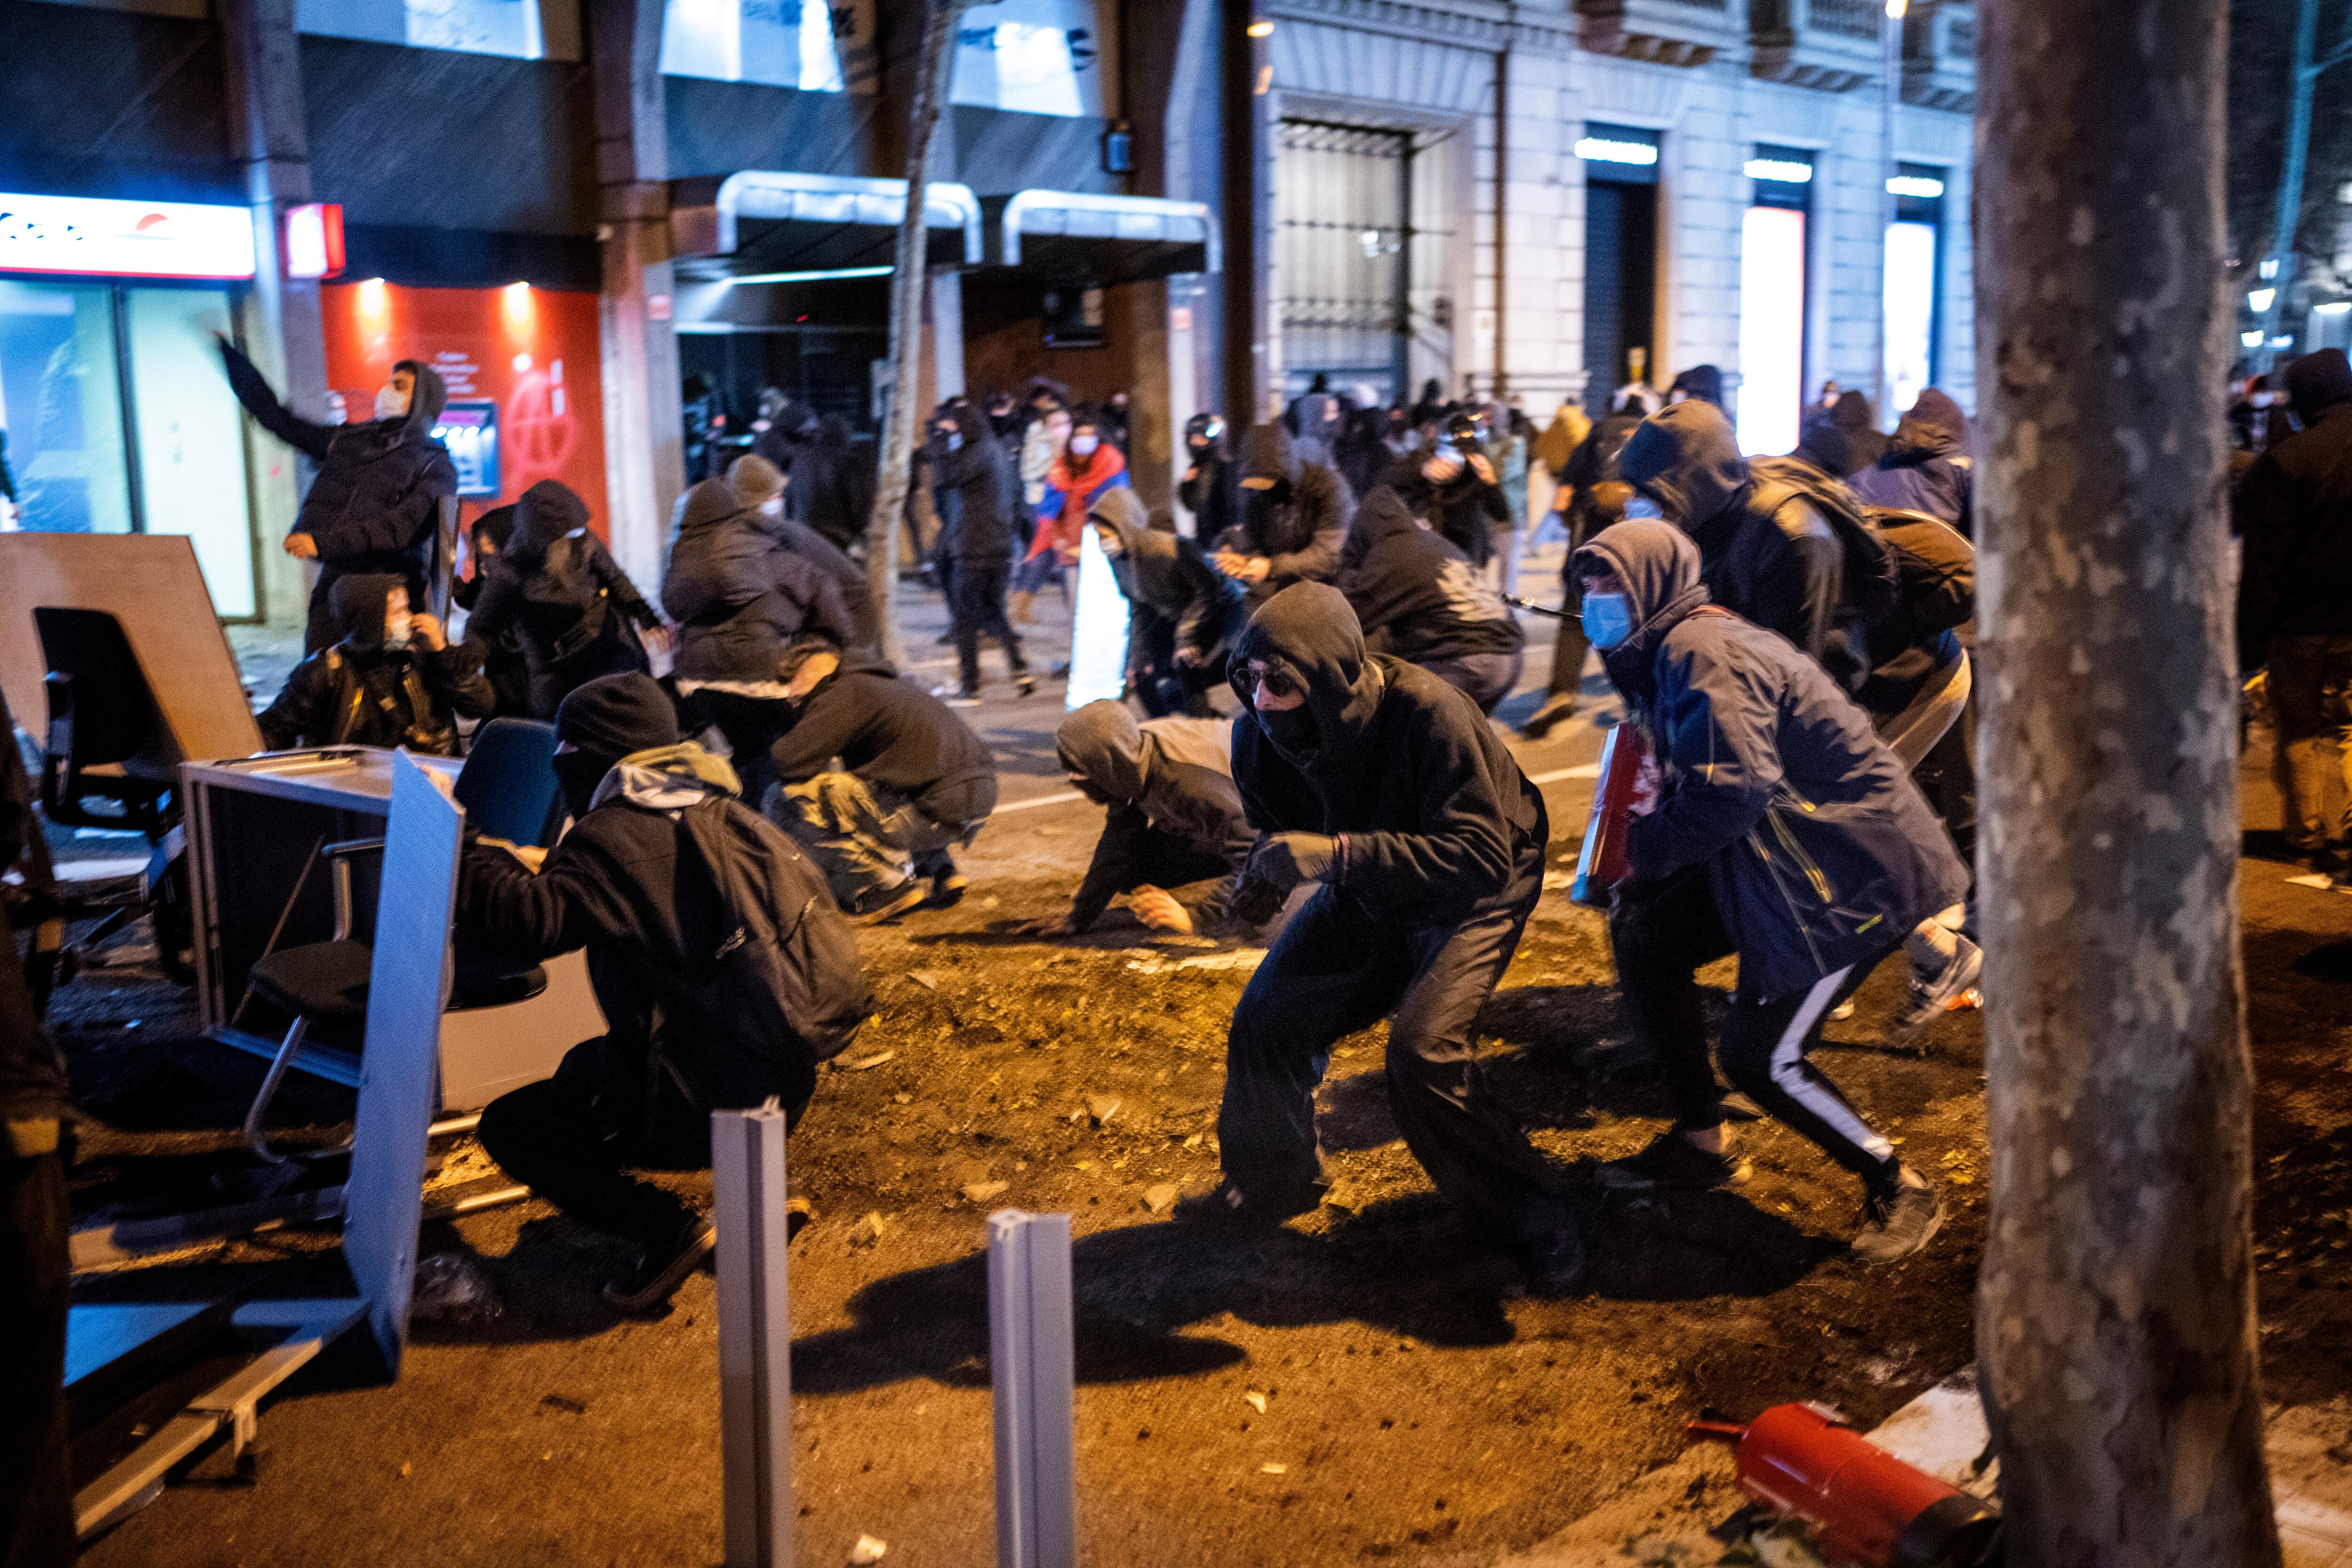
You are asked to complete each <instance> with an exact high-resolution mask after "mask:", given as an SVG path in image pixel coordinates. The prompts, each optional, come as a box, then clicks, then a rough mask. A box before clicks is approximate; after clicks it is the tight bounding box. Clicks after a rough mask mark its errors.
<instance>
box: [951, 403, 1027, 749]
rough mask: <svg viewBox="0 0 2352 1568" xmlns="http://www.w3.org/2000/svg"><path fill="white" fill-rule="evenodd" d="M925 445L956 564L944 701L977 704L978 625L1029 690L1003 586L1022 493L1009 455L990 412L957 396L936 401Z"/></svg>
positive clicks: (1016, 682)
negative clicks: (951, 657) (952, 675)
mask: <svg viewBox="0 0 2352 1568" xmlns="http://www.w3.org/2000/svg"><path fill="white" fill-rule="evenodd" d="M930 445H931V480H932V483H933V484H934V485H935V486H936V487H937V489H938V492H939V495H940V516H941V517H942V518H947V519H950V523H949V527H950V529H951V530H952V533H951V535H950V538H949V539H948V540H947V542H946V544H947V550H948V553H949V557H950V560H952V561H953V563H954V571H953V573H952V574H951V576H950V595H951V597H950V604H949V613H950V615H951V616H953V617H954V628H953V629H954V633H955V644H956V668H957V672H958V675H959V677H960V679H959V680H958V682H957V684H956V689H955V690H954V691H953V692H951V693H949V694H947V695H948V700H949V701H950V702H952V703H954V704H955V705H956V706H957V707H959V708H971V707H976V706H978V704H979V702H980V637H981V634H982V632H986V633H987V634H988V635H989V636H990V637H993V638H994V639H995V640H996V646H997V647H1001V648H1003V650H1004V662H1005V663H1006V664H1007V665H1008V666H1010V667H1011V669H1012V674H1013V689H1014V691H1016V692H1017V693H1019V694H1020V695H1021V696H1023V697H1026V696H1028V695H1029V694H1030V693H1031V692H1033V691H1034V690H1035V689H1037V682H1036V680H1035V679H1034V678H1033V677H1032V676H1031V675H1030V673H1029V662H1028V660H1027V659H1026V658H1024V657H1023V656H1022V652H1021V638H1020V637H1019V636H1018V635H1017V634H1016V633H1015V632H1014V631H1013V623H1012V622H1011V621H1010V620H1009V619H1007V618H1006V616H1005V613H1004V593H1005V589H1006V587H1007V586H1008V585H1009V584H1011V583H1012V580H1013V509H1014V506H1015V503H1017V502H1018V500H1019V499H1020V494H1021V489H1020V479H1019V478H1018V476H1017V475H1016V474H1015V472H1014V470H1013V459H1012V458H1010V457H1009V456H1008V455H1007V454H1006V453H1005V450H1004V448H1003V447H1001V446H999V445H998V444H997V441H996V434H995V432H994V431H992V429H990V428H989V424H988V419H987V416H984V415H983V414H982V413H981V411H980V410H979V409H977V408H975V407H973V406H972V405H971V404H970V403H968V402H965V401H964V400H962V399H961V398H958V399H956V400H954V401H953V402H950V403H947V404H942V405H940V413H939V415H938V416H937V417H935V418H934V419H933V420H932V422H931V443H930Z"/></svg>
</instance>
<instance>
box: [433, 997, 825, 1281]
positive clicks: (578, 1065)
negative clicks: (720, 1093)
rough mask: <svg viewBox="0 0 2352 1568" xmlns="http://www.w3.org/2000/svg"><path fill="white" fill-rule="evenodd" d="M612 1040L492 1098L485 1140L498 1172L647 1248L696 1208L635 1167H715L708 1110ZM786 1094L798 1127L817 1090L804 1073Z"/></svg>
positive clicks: (787, 1110) (666, 1238)
mask: <svg viewBox="0 0 2352 1568" xmlns="http://www.w3.org/2000/svg"><path fill="white" fill-rule="evenodd" d="M623 1057H625V1053H617V1052H614V1051H612V1050H611V1049H610V1048H609V1046H608V1041H607V1039H601V1038H600V1039H594V1040H590V1041H588V1042H587V1043H585V1044H584V1045H578V1046H574V1047H572V1049H571V1050H570V1051H569V1052H568V1053H566V1054H565V1056H564V1058H563V1063H562V1066H561V1067H559V1068H556V1069H555V1076H554V1077H553V1078H551V1079H546V1080H545V1081H543V1082H540V1083H534V1084H530V1085H527V1086H525V1087H524V1088H521V1089H516V1090H514V1091H513V1092H512V1093H509V1094H503V1095H500V1096H499V1098H498V1099H496V1100H492V1101H490V1103H489V1105H488V1108H487V1109H485V1110H483V1112H482V1124H481V1126H480V1128H479V1129H478V1131H477V1135H478V1137H479V1138H480V1139H481V1141H482V1147H483V1149H484V1150H486V1151H488V1153H489V1156H490V1158H491V1159H493V1160H496V1161H497V1162H498V1163H499V1168H500V1169H502V1170H504V1171H505V1172H506V1173H507V1174H509V1175H510V1176H512V1177H513V1178H514V1179H515V1180H517V1181H519V1182H521V1183H523V1184H525V1185H527V1186H529V1187H530V1189H531V1191H532V1192H534V1193H536V1194H538V1195H539V1196H541V1197H543V1198H545V1199H547V1200H548V1202H550V1203H551V1204H553V1205H555V1206H556V1207H557V1208H559V1209H562V1211H563V1212H564V1214H565V1215H567V1216H569V1217H570V1218H572V1219H575V1220H578V1221H579V1222H580V1223H581V1224H582V1225H584V1226H591V1227H593V1228H594V1229H597V1230H601V1231H604V1232H606V1233H608V1234H610V1235H613V1236H618V1237H626V1238H628V1239H629V1240H632V1241H636V1242H640V1243H642V1244H644V1245H646V1246H648V1247H659V1246H663V1245H666V1244H667V1243H668V1242H670V1241H671V1240H673V1239H674V1238H675V1237H677V1233H678V1232H679V1231H680V1230H681V1229H682V1228H684V1226H685V1224H686V1221H687V1218H688V1215H689V1213H690V1212H691V1211H690V1210H688V1207H687V1205H685V1204H684V1203H683V1202H681V1201H680V1200H679V1199H678V1198H677V1197H676V1196H674V1195H673V1194H669V1193H666V1192H664V1191H663V1190H662V1189H661V1188H659V1187H656V1186H655V1185H654V1184H652V1183H650V1182H641V1181H639V1180H637V1178H635V1176H632V1175H630V1174H629V1172H630V1170H631V1169H633V1168H635V1169H639V1170H659V1171H707V1170H709V1168H710V1108H709V1107H707V1106H701V1105H698V1104H696V1103H695V1102H694V1100H690V1099H688V1096H687V1093H686V1090H685V1089H683V1088H682V1087H681V1086H680V1085H679V1083H678V1081H677V1079H676V1078H674V1077H673V1076H671V1074H670V1073H669V1072H668V1071H667V1070H666V1068H664V1067H663V1066H662V1065H661V1064H660V1063H659V1062H653V1063H650V1064H648V1063H646V1062H644V1061H638V1062H635V1063H630V1062H627V1061H625V1060H624V1059H616V1058H623ZM786 1087H787V1089H788V1090H789V1092H785V1093H782V1094H780V1095H779V1096H778V1098H779V1099H780V1100H782V1102H783V1108H784V1114H785V1116H786V1118H787V1119H788V1121H789V1123H790V1124H791V1125H797V1124H798V1123H799V1121H800V1117H801V1112H802V1111H803V1110H805V1109H807V1106H808V1102H809V1097H810V1096H811V1095H813V1094H814V1093H815V1092H816V1068H814V1067H813V1066H811V1067H806V1068H802V1069H800V1072H799V1073H798V1074H797V1076H796V1077H794V1078H792V1079H788V1080H787V1085H786Z"/></svg>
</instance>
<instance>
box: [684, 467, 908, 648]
mask: <svg viewBox="0 0 2352 1568" xmlns="http://www.w3.org/2000/svg"><path fill="white" fill-rule="evenodd" d="M727 482H728V484H729V485H730V486H731V487H733V489H734V491H735V494H736V496H737V497H738V498H739V499H740V500H741V501H742V503H743V504H744V506H746V507H747V508H749V509H751V510H752V511H753V512H755V513H757V514H758V519H759V521H758V524H757V526H758V528H759V530H760V531H761V532H762V533H764V534H766V535H767V536H768V538H769V540H770V542H772V544H773V546H774V548H776V549H778V550H785V551H790V552H792V553H793V554H794V555H796V556H798V557H799V558H800V559H801V560H803V561H805V562H807V563H809V564H810V565H812V566H814V567H815V568H816V569H817V570H818V571H819V572H821V573H823V574H824V575H825V576H826V577H828V578H830V579H832V581H833V585H834V589H835V592H837V593H838V594H839V595H841V606H842V608H843V609H844V610H845V611H846V612H847V613H848V616H849V633H850V637H851V638H852V641H851V642H850V643H848V644H847V645H845V646H847V647H850V648H852V649H866V650H871V649H874V648H877V647H880V646H881V640H882V621H881V617H880V616H877V615H876V614H875V613H874V587H873V584H872V582H871V581H870V580H869V579H868V578H867V577H866V568H865V567H864V566H862V565H860V564H858V563H856V561H853V560H851V559H850V558H849V557H848V556H847V555H845V554H844V553H843V552H842V551H841V548H840V547H839V546H838V545H836V544H835V543H834V542H833V541H831V540H829V539H827V538H826V537H825V536H824V535H823V534H822V533H819V532H818V531H816V530H815V529H814V528H811V527H810V526H809V525H808V524H807V523H804V522H797V521H793V518H792V516H791V515H790V510H791V509H790V508H788V507H787V506H786V505H785V504H784V497H785V494H786V493H787V490H788V488H789V487H788V485H787V482H786V479H785V476H784V474H783V471H782V469H780V468H777V467H776V466H775V465H774V464H773V463H771V462H769V461H768V460H767V459H766V458H762V457H761V456H759V455H758V454H757V453H753V454H751V456H749V457H743V458H736V459H735V461H734V462H733V463H731V464H730V465H729V466H728V468H727ZM685 517H686V497H685V496H680V497H678V500H677V507H676V509H675V510H673V511H672V513H671V525H672V527H673V528H675V527H676V526H677V523H679V522H681V521H684V520H685Z"/></svg>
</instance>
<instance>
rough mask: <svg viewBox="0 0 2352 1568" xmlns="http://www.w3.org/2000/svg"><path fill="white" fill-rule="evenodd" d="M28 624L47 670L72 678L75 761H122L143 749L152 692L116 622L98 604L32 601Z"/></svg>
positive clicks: (152, 720)
mask: <svg viewBox="0 0 2352 1568" xmlns="http://www.w3.org/2000/svg"><path fill="white" fill-rule="evenodd" d="M33 629H34V631H35V632H36V633H37V635H38V636H39V637H40V639H41V662H42V663H43V664H45V665H46V666H47V668H48V670H49V673H50V674H52V675H64V676H68V677H70V678H71V679H72V680H73V726H74V728H73V750H74V757H73V760H74V763H75V764H76V765H78V766H81V767H90V766H94V765H97V764H100V763H120V762H125V761H128V760H129V759H130V758H132V757H135V756H137V755H138V754H139V753H140V752H142V751H144V750H145V749H146V746H147V742H148V741H149V740H150V739H151V738H152V736H153V735H154V733H155V725H156V722H157V717H156V712H155V697H154V693H153V692H152V691H151V690H150V689H148V686H147V677H146V675H145V673H144V672H142V670H141V669H140V668H139V660H138V658H136V657H135V656H134V655H133V654H132V653H131V639H130V638H128V637H124V636H123V635H122V623H121V621H118V620H116V619H115V618H114V617H113V616H110V615H109V614H108V613H107V612H106V611H104V610H67V609H58V608H56V607H54V606H36V607H35V609H34V611H33ZM52 717H54V715H52Z"/></svg>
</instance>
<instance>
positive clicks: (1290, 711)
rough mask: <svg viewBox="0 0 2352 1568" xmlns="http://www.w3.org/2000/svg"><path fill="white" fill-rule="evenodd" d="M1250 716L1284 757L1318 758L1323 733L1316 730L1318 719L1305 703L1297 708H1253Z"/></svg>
mask: <svg viewBox="0 0 2352 1568" xmlns="http://www.w3.org/2000/svg"><path fill="white" fill-rule="evenodd" d="M1250 714H1251V716H1252V717H1253V718H1255V719H1256V720H1257V722H1258V728H1260V729H1262V730H1264V731H1265V735H1266V739H1267V740H1269V741H1272V742H1274V744H1275V748H1276V750H1277V751H1279V752H1282V753H1283V755H1285V756H1286V757H1292V758H1302V757H1310V756H1313V755H1314V754H1315V751H1316V744H1317V742H1318V741H1319V740H1320V739H1321V732H1320V731H1318V730H1317V729H1316V727H1315V715H1314V714H1313V713H1312V712H1310V711H1308V710H1307V706H1306V705H1305V704H1304V703H1301V704H1300V705H1299V706H1298V707H1296V708H1253V709H1251V710H1250Z"/></svg>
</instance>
